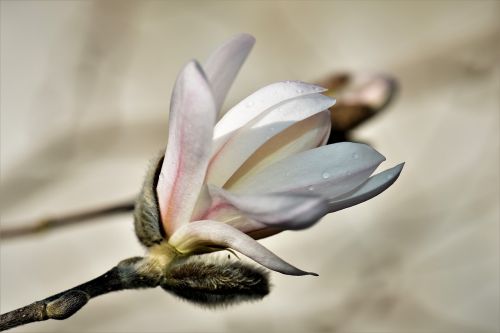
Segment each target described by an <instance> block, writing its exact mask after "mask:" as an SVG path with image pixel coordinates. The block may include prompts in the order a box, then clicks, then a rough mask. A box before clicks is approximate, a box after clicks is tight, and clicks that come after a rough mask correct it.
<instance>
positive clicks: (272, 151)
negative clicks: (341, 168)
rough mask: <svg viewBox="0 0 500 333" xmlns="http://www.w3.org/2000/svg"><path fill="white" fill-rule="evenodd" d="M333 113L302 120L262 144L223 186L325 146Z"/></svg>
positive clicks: (323, 113)
mask: <svg viewBox="0 0 500 333" xmlns="http://www.w3.org/2000/svg"><path fill="white" fill-rule="evenodd" d="M331 124H332V123H331V121H330V111H329V110H326V111H322V112H320V113H318V114H316V115H314V116H312V117H309V118H307V119H304V120H302V121H299V122H298V123H296V124H294V125H292V126H291V127H289V128H287V129H286V130H284V131H283V132H281V133H279V134H278V135H276V136H274V137H272V138H271V139H270V140H269V141H267V142H266V143H265V144H264V145H262V146H261V147H260V148H259V149H258V150H257V151H256V152H255V153H254V154H253V155H252V156H251V157H250V158H249V159H248V160H246V161H245V163H243V165H242V166H241V167H240V168H239V169H238V170H237V171H236V172H235V173H234V174H233V175H232V176H231V178H230V179H229V181H227V182H226V184H224V188H226V189H231V187H232V186H233V185H234V184H236V183H238V182H239V181H241V180H243V179H245V178H249V177H252V176H253V175H254V174H256V173H258V172H260V171H262V170H263V169H265V168H267V167H268V166H269V165H271V164H273V163H276V162H278V161H280V160H282V159H284V158H286V157H289V156H292V155H295V154H298V153H300V152H303V151H306V150H309V149H313V148H316V147H319V146H322V145H324V144H325V143H326V141H328V137H329V135H330V129H331V127H332V126H331Z"/></svg>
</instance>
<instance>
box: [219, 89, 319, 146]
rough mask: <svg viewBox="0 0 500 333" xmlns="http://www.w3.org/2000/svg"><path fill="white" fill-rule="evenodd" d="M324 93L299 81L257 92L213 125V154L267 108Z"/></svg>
mask: <svg viewBox="0 0 500 333" xmlns="http://www.w3.org/2000/svg"><path fill="white" fill-rule="evenodd" d="M324 91H326V89H324V88H321V87H319V86H316V85H312V84H308V83H304V82H300V81H285V82H276V83H273V84H270V85H268V86H265V87H264V88H261V89H259V90H257V91H256V92H254V93H253V94H252V95H250V96H248V97H247V98H245V99H244V100H242V101H241V102H240V103H238V104H237V105H236V106H234V107H233V108H232V109H231V110H229V111H228V112H227V113H226V114H225V115H224V117H222V119H221V120H219V122H218V123H217V124H216V125H215V129H214V147H213V149H214V150H213V151H214V154H215V153H216V152H217V151H218V150H219V149H220V148H221V147H222V146H223V145H224V144H225V143H226V142H227V140H229V138H230V137H231V135H232V134H233V133H234V132H235V131H237V130H238V129H239V128H241V127H243V126H244V125H245V124H247V123H248V122H249V121H250V120H252V119H254V118H255V117H257V116H258V115H260V114H262V113H263V112H265V111H266V110H268V109H269V108H271V107H273V106H275V105H277V104H278V103H282V102H284V101H286V100H289V99H292V98H296V97H300V96H304V95H310V94H314V93H321V92H324Z"/></svg>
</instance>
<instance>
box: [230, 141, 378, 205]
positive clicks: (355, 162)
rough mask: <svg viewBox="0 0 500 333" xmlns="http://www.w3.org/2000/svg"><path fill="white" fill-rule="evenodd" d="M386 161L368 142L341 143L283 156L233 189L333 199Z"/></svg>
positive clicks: (234, 190)
mask: <svg viewBox="0 0 500 333" xmlns="http://www.w3.org/2000/svg"><path fill="white" fill-rule="evenodd" d="M384 160H385V158H384V156H382V155H381V154H380V153H378V152H377V151H376V150H374V149H373V148H371V147H370V146H368V145H365V144H359V143H352V142H341V143H337V144H333V145H328V146H323V147H319V148H316V149H312V150H308V151H305V152H302V153H300V154H297V155H294V156H291V157H288V158H286V159H283V160H281V161H279V162H277V163H275V164H272V165H271V166H269V167H268V168H266V169H264V170H262V171H261V172H260V173H258V174H256V175H254V176H253V177H251V178H247V179H246V180H245V181H241V182H239V183H238V184H236V185H237V186H236V185H235V186H233V187H232V188H231V190H232V191H233V192H236V193H246V194H252V193H269V192H299V193H304V192H311V193H314V194H319V195H324V196H325V197H326V198H327V199H329V200H330V199H333V198H335V197H337V196H340V195H342V194H344V193H346V192H349V191H351V190H352V189H354V188H356V187H357V186H359V185H360V184H362V183H363V182H364V181H365V180H367V179H368V177H369V176H370V175H371V174H372V173H373V171H375V169H376V168H377V166H378V165H379V164H380V163H382V162H383V161H384Z"/></svg>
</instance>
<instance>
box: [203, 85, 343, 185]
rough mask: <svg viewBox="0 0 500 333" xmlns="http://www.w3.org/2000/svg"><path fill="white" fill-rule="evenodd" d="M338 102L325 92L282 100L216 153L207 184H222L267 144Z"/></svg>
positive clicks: (244, 127) (243, 128)
mask: <svg viewBox="0 0 500 333" xmlns="http://www.w3.org/2000/svg"><path fill="white" fill-rule="evenodd" d="M333 104H335V100H334V99H331V98H329V97H326V96H324V95H321V94H311V95H307V96H302V97H299V98H294V99H291V100H288V101H286V102H284V103H281V104H279V105H277V106H275V107H274V108H272V109H271V110H269V111H268V112H266V113H264V114H263V115H262V116H261V117H258V118H257V119H254V120H252V121H250V122H249V123H248V124H246V125H245V126H243V127H242V128H240V130H238V132H237V133H235V134H234V135H233V136H232V137H231V138H230V139H229V140H228V141H227V142H226V144H225V145H224V146H223V147H222V148H221V149H220V150H219V151H218V152H217V154H216V155H214V156H213V157H212V159H211V161H210V165H209V167H208V171H207V183H211V184H215V185H219V186H222V185H224V184H225V183H226V181H227V180H228V179H229V178H230V177H231V176H232V175H233V174H234V173H235V172H236V170H238V168H239V167H240V166H241V165H242V164H243V163H244V162H245V161H246V160H247V159H248V158H249V157H250V156H252V154H253V153H254V152H255V151H257V150H258V149H259V148H260V147H261V146H262V145H263V144H264V143H266V142H267V141H269V140H270V139H271V138H272V137H274V136H275V135H277V134H279V133H281V132H282V131H284V130H286V129H287V128H289V127H291V126H292V125H294V124H296V123H297V122H299V121H301V120H304V119H307V118H309V117H311V116H313V115H315V114H317V113H319V112H321V111H324V110H326V109H328V108H329V107H330V106H332V105H333Z"/></svg>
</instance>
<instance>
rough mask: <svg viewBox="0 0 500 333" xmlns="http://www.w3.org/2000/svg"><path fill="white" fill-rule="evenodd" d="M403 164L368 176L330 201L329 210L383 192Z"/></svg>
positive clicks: (344, 206)
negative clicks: (351, 189)
mask: <svg viewBox="0 0 500 333" xmlns="http://www.w3.org/2000/svg"><path fill="white" fill-rule="evenodd" d="M403 166H404V163H401V164H398V165H396V166H395V167H393V168H391V169H387V170H385V171H383V172H380V173H378V174H376V175H375V176H372V177H370V178H368V180H367V181H366V182H364V183H363V184H362V185H361V186H359V187H357V188H356V189H355V190H353V191H351V192H349V193H346V194H345V195H343V196H341V197H338V198H336V199H335V200H332V201H330V203H329V206H330V208H329V211H330V212H335V211H338V210H341V209H344V208H348V207H351V206H354V205H357V204H360V203H362V202H364V201H366V200H369V199H371V198H373V197H375V196H377V195H379V194H380V193H382V192H384V191H385V190H386V189H387V188H389V186H391V185H392V184H394V182H395V181H396V179H398V177H399V174H400V173H401V170H403Z"/></svg>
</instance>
